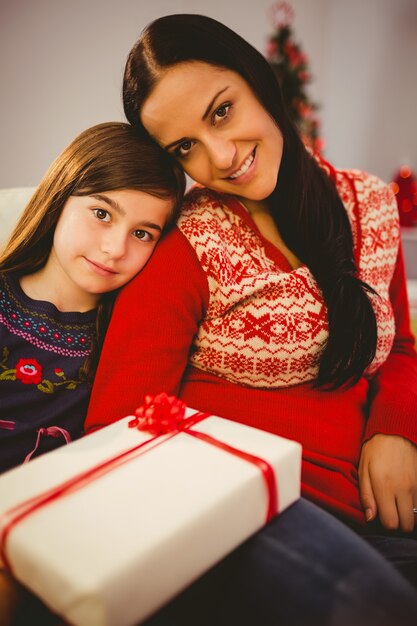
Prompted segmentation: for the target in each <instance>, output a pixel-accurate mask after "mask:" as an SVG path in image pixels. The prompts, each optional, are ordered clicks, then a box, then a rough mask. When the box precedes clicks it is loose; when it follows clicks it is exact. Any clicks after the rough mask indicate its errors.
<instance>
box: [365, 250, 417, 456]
mask: <svg viewBox="0 0 417 626" xmlns="http://www.w3.org/2000/svg"><path fill="white" fill-rule="evenodd" d="M390 299H391V304H392V308H393V311H394V316H395V326H396V332H395V338H394V343H393V347H392V349H391V352H390V354H389V357H388V358H387V360H386V361H385V363H384V364H383V365H382V366H381V367H380V368H379V369H378V371H377V372H376V374H375V375H374V377H373V378H372V380H371V387H370V392H371V394H370V399H371V403H370V413H369V419H368V423H367V426H366V430H365V436H364V441H366V440H367V439H369V438H370V437H372V436H373V435H375V434H377V433H384V434H390V435H401V436H403V437H405V438H407V439H409V440H411V441H412V442H413V443H415V444H417V354H416V351H415V347H414V337H413V334H412V332H411V327H410V313H409V304H408V296H407V285H406V279H405V270H404V260H403V253H402V246H401V243H400V247H399V251H398V257H397V263H396V266H395V271H394V275H393V278H392V281H391V285H390Z"/></svg>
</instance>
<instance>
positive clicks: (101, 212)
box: [93, 209, 111, 222]
mask: <svg viewBox="0 0 417 626" xmlns="http://www.w3.org/2000/svg"><path fill="white" fill-rule="evenodd" d="M93 212H94V215H95V216H96V218H97V219H99V220H100V221H101V222H110V219H111V216H110V213H109V212H108V211H106V210H105V209H94V210H93Z"/></svg>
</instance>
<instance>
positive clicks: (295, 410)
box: [86, 15, 417, 623]
mask: <svg viewBox="0 0 417 626" xmlns="http://www.w3.org/2000/svg"><path fill="white" fill-rule="evenodd" d="M123 93H124V106H125V113H126V116H127V118H128V119H129V121H130V122H131V124H132V125H134V126H135V127H137V128H141V129H143V128H144V129H145V130H146V131H147V132H148V133H149V134H150V135H151V136H152V137H153V138H154V139H155V140H156V141H157V143H158V144H159V145H161V146H162V147H163V148H164V149H165V150H166V151H167V152H168V153H170V154H172V155H174V156H175V157H176V158H177V160H178V162H179V163H180V164H181V165H182V166H183V168H184V170H185V171H186V173H187V174H188V175H189V176H190V177H191V178H192V179H194V180H196V181H198V183H200V185H202V186H203V188H197V189H195V190H192V191H191V192H190V194H189V195H188V197H187V199H186V201H185V203H184V205H183V209H182V212H181V215H180V218H179V221H178V229H175V230H174V231H173V232H172V234H171V235H170V236H169V237H168V238H167V239H166V240H165V242H164V244H163V245H162V246H161V247H160V249H159V250H158V255H157V256H155V257H154V258H153V259H152V260H151V262H150V264H149V265H148V267H147V269H146V271H145V272H144V273H143V274H141V275H140V276H139V277H138V278H136V279H135V280H134V281H132V283H131V284H130V285H129V286H128V287H127V288H126V290H124V292H123V294H122V296H121V298H120V300H119V302H118V305H117V308H116V311H115V316H114V318H113V320H112V324H111V326H110V329H109V333H108V336H107V338H106V342H105V345H104V350H103V354H102V360H101V362H100V367H99V369H98V373H97V377H96V380H95V385H94V389H93V394H92V399H91V404H90V407H89V412H88V415H87V421H86V427H87V429H93V428H96V427H99V426H102V425H104V424H107V423H109V422H111V421H113V420H114V419H118V418H119V417H122V416H123V415H125V414H128V413H130V412H131V411H132V409H133V408H134V407H135V406H137V405H138V404H140V403H141V402H142V400H143V396H144V395H145V394H146V393H157V392H158V391H160V390H161V389H164V390H165V391H167V392H168V393H177V394H179V395H180V397H181V398H182V399H183V400H184V401H185V402H186V403H187V404H188V405H189V406H192V407H195V408H198V409H200V410H204V411H207V412H211V413H214V414H217V415H221V416H222V417H226V418H229V419H233V420H237V421H240V422H243V423H246V424H249V425H252V426H256V427H258V428H264V429H265V430H269V431H271V432H275V433H277V434H280V435H283V436H286V437H289V438H292V439H296V440H298V441H300V442H301V443H302V444H303V450H304V453H303V478H302V487H303V494H304V496H306V497H307V498H308V499H310V500H312V501H314V502H316V503H318V504H320V505H321V506H323V507H325V508H327V509H329V510H330V511H332V512H333V513H335V514H336V515H337V516H338V517H341V518H343V519H344V520H345V521H347V522H348V524H350V525H353V526H355V528H356V529H357V530H359V529H360V528H361V527H362V525H363V524H364V523H365V520H367V521H368V522H371V520H375V519H376V518H377V516H378V517H379V522H375V523H374V524H375V531H376V532H377V533H379V534H381V535H382V540H381V549H382V550H384V553H385V554H386V555H387V556H388V557H389V558H390V559H391V560H392V561H393V562H394V563H395V564H396V565H397V566H398V567H400V568H401V569H402V571H403V573H404V574H405V575H406V576H408V577H409V578H410V579H413V580H414V582H415V581H416V558H417V549H416V542H415V540H414V539H413V538H412V537H411V536H410V535H408V536H405V535H404V534H402V535H401V536H400V537H395V538H394V537H392V536H390V535H389V533H387V532H386V529H399V530H401V531H405V532H411V531H412V530H413V528H414V512H415V508H416V506H417V448H416V445H415V444H416V443H417V431H416V428H415V415H416V410H417V355H416V353H415V350H414V347H413V337H412V334H411V332H410V326H409V318H408V303H407V297H406V291H405V279H404V267H403V262H402V255H401V247H400V241H399V225H398V216H397V212H396V206H395V201H394V198H393V196H392V194H391V193H390V191H389V189H388V188H387V186H386V185H384V184H383V183H382V182H381V181H380V180H378V179H377V178H375V177H374V176H370V175H368V174H365V173H363V172H358V171H352V172H341V171H337V170H336V169H334V168H333V167H332V166H331V165H330V164H328V163H325V162H323V161H319V160H318V159H316V158H315V157H314V156H313V155H311V154H310V153H309V152H308V151H307V150H306V148H305V146H304V145H303V143H302V141H301V140H300V138H299V136H298V134H297V132H296V130H295V128H294V127H293V125H292V124H291V122H290V120H289V119H288V117H287V114H286V112H285V109H284V107H283V104H282V97H281V93H280V89H279V85H278V84H277V81H276V79H275V78H274V75H273V73H272V70H271V68H270V66H269V64H268V63H267V61H266V60H265V59H264V58H263V57H262V55H261V54H260V53H258V52H257V51H256V50H255V49H254V48H253V47H252V46H250V45H249V44H248V43H247V42H246V41H244V40H243V39H242V38H241V37H239V36H238V35H237V34H236V33H234V32H233V31H231V30H230V29H228V28H227V27H225V26H224V25H222V24H220V23H219V22H217V21H215V20H212V19H210V18H207V17H204V16H200V15H169V16H166V17H163V18H160V19H158V20H156V21H155V22H153V23H151V24H150V25H149V26H148V27H147V28H146V29H145V31H144V33H143V34H142V36H141V37H140V39H139V41H138V42H137V44H136V45H135V46H134V47H133V49H132V51H131V53H130V55H129V58H128V61H127V65H126V70H125V78H124V90H123ZM174 251H175V256H174ZM162 272H163V273H164V275H165V289H164V292H163V293H161V292H160V290H158V289H157V287H155V286H156V283H157V278H158V277H159V276H160V275H161V273H162ZM144 292H145V293H147V294H149V296H150V297H149V299H148V302H149V303H150V304H149V305H148V306H146V305H145V306H143V307H141V309H140V317H139V318H138V317H137V316H136V312H135V322H136V323H139V325H140V328H141V333H140V335H138V336H137V340H136V342H135V336H131V335H129V338H130V341H129V342H126V341H125V336H126V332H129V331H128V329H129V328H130V327H131V325H132V323H133V318H132V315H131V314H130V311H132V309H133V307H132V303H133V302H136V301H138V300H139V298H140V294H142V293H144ZM167 303H169V306H167ZM155 319H157V320H158V333H157V335H156V336H155V333H154V332H153V329H154V326H155ZM167 344H168V345H169V351H168V352H167V350H166V345H167ZM121 345H123V346H124V350H123V353H122V360H123V363H124V364H125V366H126V368H127V372H128V375H126V370H125V371H123V372H120V371H118V368H117V364H115V363H114V360H113V359H112V354H113V353H114V351H115V350H116V349H117V347H119V346H121ZM151 355H152V361H151V365H150V360H151ZM158 355H159V357H158ZM109 379H111V380H112V381H113V384H115V385H116V386H117V388H118V389H122V390H123V393H122V394H120V395H119V396H118V397H115V396H114V395H112V394H111V391H110V390H109V388H108V385H107V382H106V381H107V380H109ZM133 381H135V386H134V392H133V391H132V392H131V391H130V390H131V389H132V390H133V384H132V383H133ZM358 468H359V471H358ZM305 505H306V503H305V502H302V503H300V505H298V504H297V505H295V507H294V509H296V508H297V507H298V508H299V518H301V517H302V515H303V513H302V512H301V511H302V509H303V507H305ZM300 507H301V508H300ZM294 516H296V514H295V513H294ZM283 517H284V518H285V514H284V516H283ZM316 523H319V522H318V520H316ZM378 524H379V525H378ZM322 529H323V532H326V533H327V531H324V527H323V528H322ZM385 535H388V536H385ZM369 539H370V540H371V541H373V542H374V543H377V542H379V541H380V539H381V537H378V536H372V537H370V538H369ZM358 541H359V544H360V545H361V549H362V550H363V551H366V543H365V542H363V541H362V540H359V539H358ZM337 553H338V556H339V558H340V559H342V558H343V557H342V555H344V554H345V550H344V548H343V543H342V545H341V546H339V549H338V550H337ZM367 554H368V553H367ZM301 558H302V557H301ZM300 621H301V623H303V622H302V620H300ZM353 621H354V620H352V623H353Z"/></svg>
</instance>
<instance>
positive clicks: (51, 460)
mask: <svg viewBox="0 0 417 626" xmlns="http://www.w3.org/2000/svg"><path fill="white" fill-rule="evenodd" d="M194 412H195V411H193V410H192V409H187V416H189V415H191V414H193V413H194ZM131 419H132V417H127V418H124V419H122V420H120V421H119V422H116V423H114V424H112V425H110V426H108V427H106V428H104V429H102V430H100V431H97V432H95V433H93V434H91V435H88V436H87V437H84V438H82V439H80V440H78V441H76V442H74V443H71V444H70V445H69V446H66V447H62V448H59V449H57V450H55V451H53V452H49V453H48V454H46V455H44V456H41V457H39V458H36V459H33V460H32V461H30V463H28V464H26V465H23V466H20V467H17V468H15V469H12V470H10V471H8V472H6V473H5V474H3V476H1V477H0V515H2V514H3V513H4V512H5V511H7V510H8V509H10V508H11V507H13V506H14V505H16V504H18V503H20V502H22V501H24V500H26V499H28V498H30V497H33V496H36V495H38V494H40V493H42V492H44V491H45V490H47V489H50V488H52V487H54V486H56V485H59V484H60V483H61V482H63V481H65V480H67V479H69V478H71V477H72V476H73V475H75V474H78V473H80V472H82V471H83V470H86V469H88V468H90V467H93V466H94V465H96V464H98V463H100V462H102V461H104V460H106V459H108V458H110V457H113V456H115V455H116V454H118V453H120V452H122V451H124V450H126V449H128V448H131V447H133V446H135V445H137V444H139V443H141V442H142V441H145V440H147V439H149V438H151V435H149V434H148V433H143V432H140V431H138V430H137V429H136V428H128V425H127V424H128V422H129V421H130V420H131ZM192 429H193V430H198V431H201V432H205V433H207V434H209V435H211V436H213V437H215V438H217V439H219V440H221V441H223V442H225V443H227V444H229V445H231V446H233V447H236V448H238V449H240V450H243V451H245V452H248V453H250V454H254V455H256V456H259V457H261V458H263V459H264V460H266V461H268V462H269V463H270V464H271V466H272V467H273V468H274V470H275V476H276V482H277V488H278V508H279V511H282V510H283V509H285V508H286V507H288V506H289V505H290V504H292V503H293V502H294V501H295V500H297V499H298V498H299V495H300V470H301V446H300V445H299V444H298V443H296V442H294V441H290V440H288V439H283V438H281V437H278V436H276V435H272V434H269V433H266V432H264V431H261V430H257V429H255V428H251V427H249V426H244V425H241V424H237V423H235V422H232V421H229V420H225V419H222V418H219V417H209V418H206V419H205V420H204V421H202V422H200V423H199V424H197V425H195V426H193V427H192ZM267 503H268V498H267V489H266V486H265V482H264V479H263V476H262V474H261V472H260V470H259V469H258V468H257V467H256V466H255V465H253V464H252V463H249V462H248V461H245V460H242V459H240V458H238V457H236V456H234V455H232V454H230V453H228V452H225V451H223V450H221V449H219V448H216V447H214V446H213V445H210V444H208V443H206V442H204V441H201V440H198V439H196V438H194V437H192V436H190V435H187V434H186V433H181V434H178V435H177V436H175V437H173V438H172V439H169V440H168V441H166V442H164V443H162V444H161V445H160V446H158V447H156V448H154V449H153V450H152V451H150V452H147V453H145V454H143V455H141V456H138V457H137V458H135V459H133V460H130V461H128V462H127V463H126V464H125V465H123V466H121V467H118V468H116V469H113V470H112V471H111V472H110V473H108V474H106V475H104V476H101V477H99V478H98V479H96V480H93V481H92V482H91V483H89V484H87V485H85V486H83V487H82V488H81V489H80V490H78V491H75V492H73V493H71V494H67V495H64V496H63V497H61V498H59V499H58V500H55V501H54V502H53V503H51V504H47V505H45V506H44V507H42V508H41V509H39V510H37V511H35V512H33V513H31V514H30V515H29V517H27V518H26V519H24V520H22V521H21V522H19V523H18V524H17V525H16V526H15V527H14V528H13V529H12V531H11V532H10V534H9V537H8V540H7V543H6V554H7V557H8V559H9V561H10V563H11V566H12V569H13V573H14V575H15V576H16V578H18V579H19V580H20V581H21V582H22V583H24V585H26V586H27V587H28V588H29V589H31V590H32V591H33V592H34V593H35V594H36V595H38V596H39V597H40V598H42V600H43V601H44V602H45V603H46V604H47V605H48V606H49V607H50V608H51V609H52V610H53V611H55V612H57V613H59V614H60V615H62V616H63V617H64V618H65V619H66V620H67V621H68V622H70V623H71V624H74V625H76V626H129V625H134V624H138V623H140V622H141V621H142V620H144V619H146V618H147V617H149V616H150V615H151V614H152V613H154V612H155V611H156V610H157V609H159V608H160V607H162V606H163V605H164V604H165V603H166V602H168V601H169V600H170V599H171V598H173V597H174V596H175V595H177V594H178V593H179V592H180V591H182V590H183V589H185V588H186V587H187V586H188V585H189V584H190V583H192V582H193V581H194V580H196V579H197V578H198V577H199V576H200V575H202V574H203V573H204V572H206V571H207V570H208V569H210V568H211V567H212V566H213V565H214V564H216V563H217V562H218V561H220V560H221V559H222V558H223V557H224V556H226V554H228V553H229V552H231V551H232V550H233V549H234V548H236V547H237V546H238V545H239V544H241V543H242V542H243V541H245V540H246V539H247V538H248V537H249V536H250V535H252V534H253V533H255V532H256V531H257V530H258V529H260V528H261V527H262V526H263V525H264V523H265V516H266V510H267ZM1 521H2V522H3V520H1Z"/></svg>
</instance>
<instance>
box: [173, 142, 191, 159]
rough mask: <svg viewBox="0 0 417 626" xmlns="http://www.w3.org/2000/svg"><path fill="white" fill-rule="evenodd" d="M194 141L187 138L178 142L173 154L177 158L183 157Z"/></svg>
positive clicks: (186, 154)
mask: <svg viewBox="0 0 417 626" xmlns="http://www.w3.org/2000/svg"><path fill="white" fill-rule="evenodd" d="M193 144H194V142H193V141H191V139H187V140H186V141H183V142H182V143H180V144H179V145H178V146H177V147H176V149H175V155H176V156H177V157H179V158H182V159H183V158H185V157H186V156H188V154H189V152H190V150H191V148H192V147H193Z"/></svg>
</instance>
